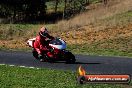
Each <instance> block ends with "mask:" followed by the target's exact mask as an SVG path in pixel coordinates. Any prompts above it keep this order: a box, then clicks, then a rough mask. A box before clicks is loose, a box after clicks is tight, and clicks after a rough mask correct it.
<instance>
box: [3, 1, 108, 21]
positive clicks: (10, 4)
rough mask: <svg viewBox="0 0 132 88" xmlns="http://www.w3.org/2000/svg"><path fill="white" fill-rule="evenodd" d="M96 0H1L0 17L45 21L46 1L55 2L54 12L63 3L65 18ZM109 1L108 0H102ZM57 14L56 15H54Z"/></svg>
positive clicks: (11, 19)
mask: <svg viewBox="0 0 132 88" xmlns="http://www.w3.org/2000/svg"><path fill="white" fill-rule="evenodd" d="M92 1H94V0H0V18H5V19H7V20H9V22H12V23H15V22H30V21H31V22H32V21H36V20H38V21H44V20H45V19H47V17H49V18H51V17H50V16H46V15H49V14H47V13H46V12H47V5H46V2H54V14H57V13H58V5H59V4H60V3H61V4H62V5H63V6H62V7H61V8H63V11H62V12H61V17H62V18H63V19H67V18H70V17H72V16H74V15H75V14H78V13H80V12H81V11H84V10H85V6H87V5H89V4H90V3H91V2H92ZM102 1H103V2H104V3H107V0H102ZM53 16H55V15H53Z"/></svg>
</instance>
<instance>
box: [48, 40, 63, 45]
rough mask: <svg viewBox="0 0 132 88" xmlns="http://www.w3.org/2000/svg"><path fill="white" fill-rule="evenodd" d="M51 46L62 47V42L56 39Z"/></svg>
mask: <svg viewBox="0 0 132 88" xmlns="http://www.w3.org/2000/svg"><path fill="white" fill-rule="evenodd" d="M50 44H53V45H62V42H61V41H60V40H59V39H54V40H52V41H51V42H50Z"/></svg>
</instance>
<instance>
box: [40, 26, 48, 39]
mask: <svg viewBox="0 0 132 88" xmlns="http://www.w3.org/2000/svg"><path fill="white" fill-rule="evenodd" d="M39 35H40V36H42V37H47V35H48V31H47V29H46V28H45V27H42V28H41V29H40V32H39Z"/></svg>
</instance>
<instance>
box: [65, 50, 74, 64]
mask: <svg viewBox="0 0 132 88" xmlns="http://www.w3.org/2000/svg"><path fill="white" fill-rule="evenodd" d="M75 62H76V59H75V56H74V55H73V54H72V53H71V52H67V53H66V63H68V64H73V63H75Z"/></svg>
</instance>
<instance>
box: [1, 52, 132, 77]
mask: <svg viewBox="0 0 132 88" xmlns="http://www.w3.org/2000/svg"><path fill="white" fill-rule="evenodd" d="M75 56H76V60H77V61H76V63H75V64H66V63H65V62H55V63H48V62H39V61H38V60H36V59H35V58H34V57H33V56H32V53H31V52H15V51H0V64H8V65H16V66H27V67H37V68H50V69H59V70H70V71H74V72H75V71H76V70H77V69H78V67H79V66H80V65H81V66H82V67H83V68H84V69H85V70H86V72H87V73H88V74H130V75H131V76H132V58H127V57H110V56H88V55H75Z"/></svg>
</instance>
